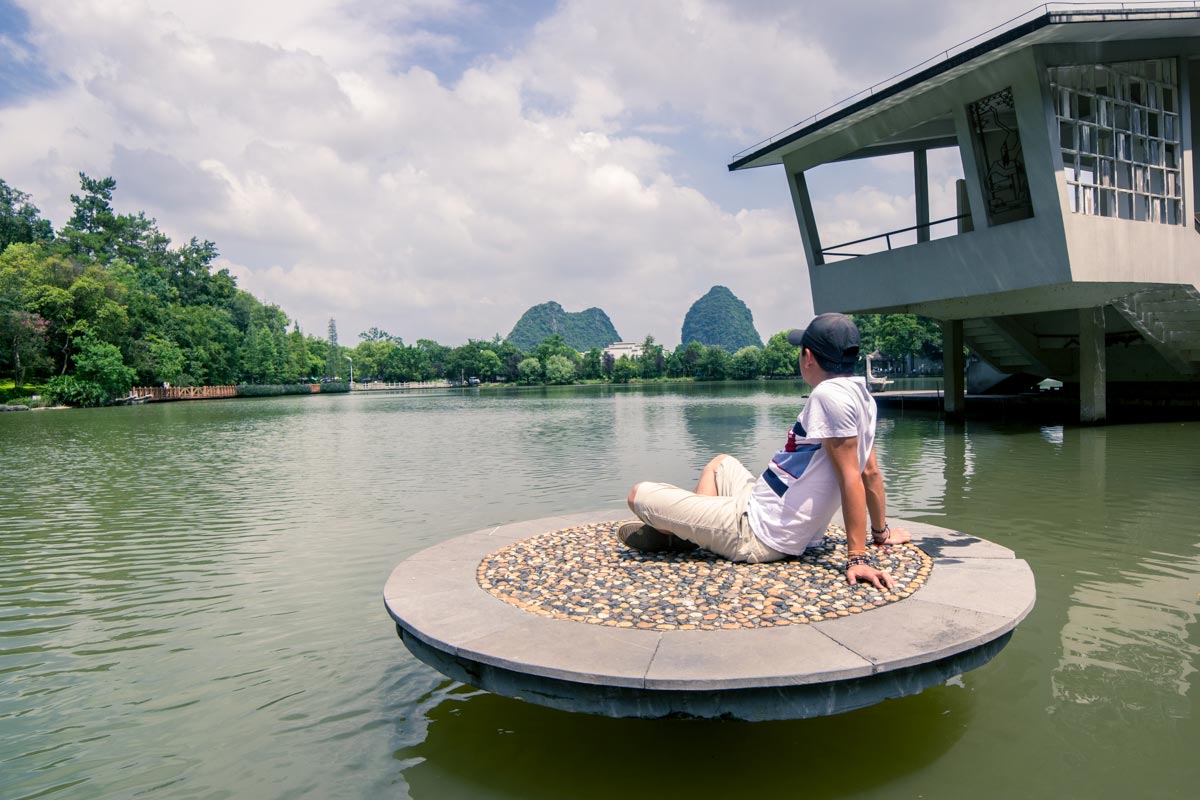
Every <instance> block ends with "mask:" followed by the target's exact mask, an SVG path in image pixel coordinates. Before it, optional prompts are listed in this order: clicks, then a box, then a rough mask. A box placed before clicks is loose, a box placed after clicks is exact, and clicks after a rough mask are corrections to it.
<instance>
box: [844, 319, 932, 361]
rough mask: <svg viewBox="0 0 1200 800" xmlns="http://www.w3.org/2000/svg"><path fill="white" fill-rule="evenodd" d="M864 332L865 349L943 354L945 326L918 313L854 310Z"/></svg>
mask: <svg viewBox="0 0 1200 800" xmlns="http://www.w3.org/2000/svg"><path fill="white" fill-rule="evenodd" d="M852 318H853V320H854V324H855V325H857V326H858V330H859V333H860V334H861V335H862V352H863V353H864V354H866V353H871V352H873V351H875V350H878V351H879V352H881V353H883V354H884V355H885V356H890V357H892V358H901V357H903V356H910V355H911V356H923V357H925V358H941V356H942V327H941V325H940V324H939V323H938V322H937V321H936V320H932V319H928V318H926V317H918V316H917V315H916V314H854V315H852Z"/></svg>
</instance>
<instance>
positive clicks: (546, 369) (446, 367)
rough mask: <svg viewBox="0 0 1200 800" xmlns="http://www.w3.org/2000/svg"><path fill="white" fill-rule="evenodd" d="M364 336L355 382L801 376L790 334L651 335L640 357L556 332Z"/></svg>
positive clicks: (354, 353)
mask: <svg viewBox="0 0 1200 800" xmlns="http://www.w3.org/2000/svg"><path fill="white" fill-rule="evenodd" d="M360 338H361V339H362V341H361V342H359V344H358V346H357V347H355V348H354V349H353V350H348V351H347V355H348V356H349V357H350V359H351V360H353V363H354V373H355V376H356V379H358V380H363V379H366V380H382V381H388V382H403V381H423V380H438V379H445V380H449V381H451V382H462V381H467V380H469V379H470V378H478V379H479V380H481V381H485V382H494V381H504V382H509V383H519V384H569V383H576V382H579V381H609V382H612V383H628V382H629V381H631V380H636V379H640V380H655V379H660V378H695V379H698V380H715V381H719V380H748V379H751V378H758V377H761V376H771V377H776V376H778V377H783V376H789V375H796V374H797V364H798V358H797V357H798V355H799V353H798V351H797V349H796V348H795V347H794V346H792V345H790V344H788V343H787V333H786V331H782V332H780V333H777V334H775V336H772V337H771V340H770V342H769V343H768V344H767V345H766V347H754V346H750V347H743V348H741V349H740V350H738V351H737V352H735V353H729V352H728V351H727V350H725V349H724V348H722V347H720V346H717V345H710V346H706V345H703V344H700V343H699V342H688V343H687V344H681V345H680V346H679V347H676V348H675V349H674V350H670V351H668V350H667V349H666V348H664V347H663V346H662V345H661V344H658V343H657V342H655V340H654V337H653V336H647V337H646V338H645V340H644V341H643V342H642V353H641V355H640V356H637V357H634V358H631V357H629V356H627V355H622V356H620V357H619V358H613V356H612V355H611V354H607V353H605V352H604V351H602V350H601V349H600V348H598V347H597V348H592V349H591V350H588V351H587V352H584V353H580V352H579V351H577V350H575V349H574V348H573V347H571V346H570V345H568V344H567V343H566V342H565V341H564V339H563V337H562V336H560V335H558V334H553V335H551V336H548V337H546V338H545V339H543V340H542V342H541V343H540V344H538V345H537V346H536V347H533V348H531V349H529V350H522V349H521V348H519V347H517V346H516V345H514V344H513V343H512V342H510V341H508V340H505V339H501V338H500V336H499V334H497V335H496V336H495V337H494V338H493V339H492V340H491V341H487V340H475V339H472V340H469V341H468V342H467V343H466V344H464V345H462V346H460V347H447V346H445V345H440V344H438V343H437V342H435V341H432V340H430V339H418V340H417V342H416V343H415V344H413V345H405V344H404V342H403V341H402V340H400V339H399V338H397V337H393V336H390V335H389V334H387V333H386V332H384V331H381V330H379V329H378V328H372V329H371V330H369V331H367V332H365V333H362V334H360Z"/></svg>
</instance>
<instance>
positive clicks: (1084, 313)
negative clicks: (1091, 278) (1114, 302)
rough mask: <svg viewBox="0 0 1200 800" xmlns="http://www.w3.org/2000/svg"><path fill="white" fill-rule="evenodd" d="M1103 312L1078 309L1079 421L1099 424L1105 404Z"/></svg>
mask: <svg viewBox="0 0 1200 800" xmlns="http://www.w3.org/2000/svg"><path fill="white" fill-rule="evenodd" d="M1106 370H1107V364H1106V360H1105V353H1104V308H1103V306H1101V307H1100V308H1081V309H1079V421H1080V422H1103V421H1104V418H1105V417H1106V416H1107V414H1108V409H1107V404H1106V402H1105V387H1106V384H1107V382H1108V381H1107V379H1106V377H1105V373H1106Z"/></svg>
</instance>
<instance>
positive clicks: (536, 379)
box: [517, 358, 542, 384]
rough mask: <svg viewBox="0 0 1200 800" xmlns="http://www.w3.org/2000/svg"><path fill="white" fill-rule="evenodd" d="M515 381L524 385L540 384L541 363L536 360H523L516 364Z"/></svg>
mask: <svg viewBox="0 0 1200 800" xmlns="http://www.w3.org/2000/svg"><path fill="white" fill-rule="evenodd" d="M517 380H519V381H520V382H521V383H525V384H532V383H541V382H542V362H541V361H538V360H537V359H536V358H526V359H523V360H522V361H521V363H520V364H517Z"/></svg>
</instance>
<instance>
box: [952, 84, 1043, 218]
mask: <svg viewBox="0 0 1200 800" xmlns="http://www.w3.org/2000/svg"><path fill="white" fill-rule="evenodd" d="M967 116H968V117H970V120H971V128H972V133H973V134H974V138H975V154H976V161H977V163H978V164H979V173H980V174H979V179H980V183H981V184H982V186H983V199H984V205H985V206H986V208H987V216H988V224H990V225H1002V224H1003V223H1005V222H1015V221H1017V220H1019V219H1028V218H1029V217H1032V216H1033V202H1032V200H1031V199H1030V197H1029V180H1028V178H1027V177H1026V176H1025V155H1024V154H1023V153H1022V151H1021V134H1020V131H1018V130H1017V110H1016V106H1015V105H1014V104H1013V93H1012V89H1011V88H1009V89H1004V90H1003V91H999V92H996V93H995V94H992V95H988V96H987V97H984V98H982V99H980V100H976V101H975V102H974V103H968V104H967Z"/></svg>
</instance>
